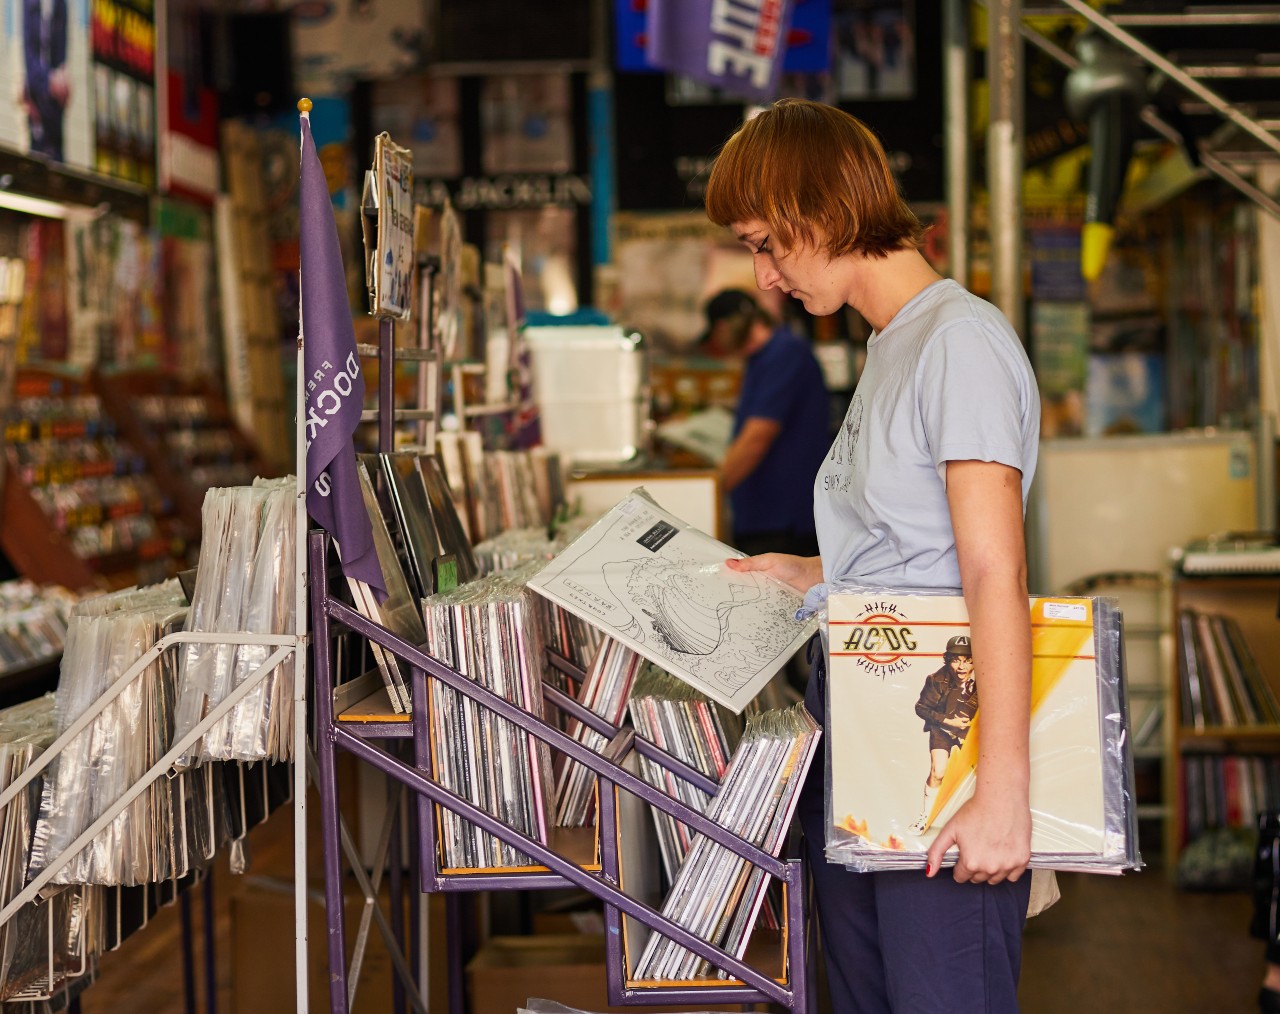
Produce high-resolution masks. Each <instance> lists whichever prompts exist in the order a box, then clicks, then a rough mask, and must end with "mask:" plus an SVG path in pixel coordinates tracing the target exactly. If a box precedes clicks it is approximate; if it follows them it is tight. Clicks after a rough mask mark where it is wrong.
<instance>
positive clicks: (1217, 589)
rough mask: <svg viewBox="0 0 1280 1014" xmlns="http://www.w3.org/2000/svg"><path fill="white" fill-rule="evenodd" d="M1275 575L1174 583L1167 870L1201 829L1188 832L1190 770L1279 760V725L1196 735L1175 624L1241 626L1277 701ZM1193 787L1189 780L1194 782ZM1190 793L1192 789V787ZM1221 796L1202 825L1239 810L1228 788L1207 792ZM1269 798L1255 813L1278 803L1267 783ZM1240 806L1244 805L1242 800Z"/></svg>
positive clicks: (1279, 626) (1277, 792)
mask: <svg viewBox="0 0 1280 1014" xmlns="http://www.w3.org/2000/svg"><path fill="white" fill-rule="evenodd" d="M1278 607H1280V574H1268V575H1238V576H1237V575H1222V576H1213V577H1187V576H1180V577H1178V578H1177V579H1176V580H1175V581H1174V583H1173V624H1174V631H1175V634H1174V637H1175V653H1176V656H1177V659H1178V660H1179V661H1178V662H1177V663H1176V664H1175V666H1174V667H1173V682H1172V684H1171V685H1170V686H1169V688H1168V691H1169V693H1168V704H1167V710H1168V713H1169V714H1170V715H1172V716H1173V718H1174V720H1173V721H1172V722H1171V723H1170V730H1169V761H1168V763H1167V764H1166V771H1165V780H1166V798H1167V799H1168V800H1169V807H1168V813H1167V816H1166V826H1165V851H1166V860H1167V866H1166V868H1168V869H1174V868H1175V867H1176V863H1177V858H1178V856H1179V854H1180V853H1181V850H1182V849H1183V848H1184V847H1186V845H1187V844H1189V841H1190V840H1191V838H1193V837H1194V834H1195V833H1196V832H1197V831H1198V830H1200V828H1198V827H1193V826H1190V824H1191V822H1190V821H1189V809H1190V804H1189V800H1188V777H1187V775H1188V764H1189V763H1198V762H1200V761H1202V760H1206V759H1222V760H1227V759H1231V758H1236V757H1254V756H1256V757H1261V758H1264V759H1268V760H1269V759H1276V760H1278V761H1280V725H1271V724H1268V725H1256V724H1254V725H1230V726H1228V725H1208V726H1206V727H1204V728H1202V729H1196V728H1194V725H1193V722H1192V719H1191V716H1189V715H1187V714H1185V713H1184V709H1183V706H1182V694H1181V681H1182V680H1184V679H1185V678H1186V675H1185V666H1184V663H1183V662H1182V661H1181V660H1182V658H1183V655H1182V652H1183V650H1184V649H1185V648H1186V643H1185V640H1184V638H1183V635H1182V633H1181V632H1180V630H1179V625H1178V617H1179V615H1180V613H1181V612H1182V611H1183V610H1186V609H1193V610H1196V611H1198V612H1204V613H1211V614H1221V615H1224V616H1227V617H1230V618H1231V619H1233V620H1234V621H1235V623H1236V624H1237V625H1238V627H1239V630H1240V633H1241V635H1242V637H1243V639H1244V641H1245V643H1246V644H1247V645H1248V647H1249V649H1250V651H1251V654H1252V656H1253V658H1254V660H1255V661H1256V663H1257V667H1258V670H1259V671H1260V673H1261V675H1262V677H1263V679H1265V681H1266V683H1267V685H1268V686H1270V687H1271V688H1272V690H1273V692H1275V693H1276V694H1277V695H1280V618H1278V616H1277V609H1278ZM1193 782H1194V779H1193ZM1192 788H1193V789H1194V785H1193V786H1192ZM1210 791H1211V792H1212V793H1213V794H1214V795H1217V796H1218V797H1219V800H1218V801H1219V814H1217V815H1213V814H1206V815H1205V819H1204V823H1205V825H1206V826H1216V825H1217V824H1219V823H1221V820H1220V816H1221V814H1222V813H1225V812H1231V813H1233V814H1235V813H1236V811H1238V810H1240V800H1239V799H1237V800H1236V802H1235V803H1231V804H1230V807H1229V810H1228V805H1229V801H1228V800H1227V799H1225V798H1222V794H1225V793H1227V792H1229V791H1236V792H1239V788H1238V786H1237V787H1235V788H1234V789H1228V786H1227V785H1226V784H1225V780H1224V784H1222V785H1219V786H1213V787H1211V789H1210ZM1265 794H1266V798H1263V799H1256V805H1257V806H1263V805H1267V806H1274V805H1277V804H1280V782H1278V781H1277V780H1276V779H1273V778H1271V777H1268V778H1267V779H1266V793H1265ZM1243 798H1244V799H1247V798H1249V797H1248V796H1247V795H1246V796H1244V797H1243ZM1238 818H1239V821H1240V822H1241V823H1242V824H1243V825H1244V826H1252V824H1253V818H1254V815H1253V814H1252V813H1243V812H1239V814H1238Z"/></svg>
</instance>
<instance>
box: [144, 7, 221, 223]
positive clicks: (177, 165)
mask: <svg viewBox="0 0 1280 1014" xmlns="http://www.w3.org/2000/svg"><path fill="white" fill-rule="evenodd" d="M168 2H169V6H168V12H167V13H168V16H167V24H166V30H165V39H164V43H165V49H164V54H163V56H162V59H161V63H162V65H163V67H164V70H163V71H162V72H161V76H160V77H158V78H157V79H156V94H157V97H158V99H159V106H158V109H157V116H158V122H159V160H158V161H159V166H158V169H159V174H160V189H161V190H163V191H164V192H165V193H167V194H173V195H175V196H180V197H188V198H192V199H195V200H198V201H200V202H202V203H204V204H212V203H213V201H214V199H215V198H216V197H217V195H218V187H219V183H220V179H221V166H220V163H219V159H218V95H217V93H216V92H215V91H214V90H213V88H211V87H209V85H208V84H207V83H206V82H207V81H208V79H209V76H210V75H209V68H208V67H207V66H206V65H205V56H206V54H205V49H206V47H205V46H204V45H203V44H202V41H203V40H202V38H201V27H202V24H204V23H205V22H204V20H203V19H202V17H201V13H200V10H199V8H198V7H197V6H196V4H195V2H194V0H168Z"/></svg>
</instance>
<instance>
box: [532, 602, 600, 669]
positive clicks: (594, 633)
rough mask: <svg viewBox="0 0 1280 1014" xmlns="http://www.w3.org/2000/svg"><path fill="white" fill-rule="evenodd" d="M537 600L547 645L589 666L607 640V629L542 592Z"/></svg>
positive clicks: (582, 666)
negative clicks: (545, 597)
mask: <svg viewBox="0 0 1280 1014" xmlns="http://www.w3.org/2000/svg"><path fill="white" fill-rule="evenodd" d="M535 601H536V602H537V603H538V610H539V612H540V614H541V616H542V629H543V632H544V637H545V639H546V643H547V647H548V648H550V649H551V650H552V651H554V652H556V653H557V654H558V655H560V656H561V657H563V658H566V659H568V660H569V661H570V662H572V663H573V664H574V665H576V666H577V667H578V668H579V669H586V668H587V666H589V665H590V664H591V660H592V659H593V658H595V657H596V651H598V650H599V648H600V645H601V643H602V642H603V641H604V638H605V635H604V632H603V631H602V630H601V629H600V628H599V627H596V626H592V625H591V624H590V623H588V622H587V621H586V620H584V619H582V618H581V617H580V616H574V615H573V613H571V612H569V611H568V610H567V609H565V608H564V607H562V606H558V605H556V604H555V603H554V602H552V601H551V600H550V599H544V598H543V597H542V596H541V595H539V596H538V597H537V599H536V600H535Z"/></svg>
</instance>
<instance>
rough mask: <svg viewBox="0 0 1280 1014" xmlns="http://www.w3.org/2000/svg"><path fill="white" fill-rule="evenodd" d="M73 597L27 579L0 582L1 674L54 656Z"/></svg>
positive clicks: (60, 590) (59, 643)
mask: <svg viewBox="0 0 1280 1014" xmlns="http://www.w3.org/2000/svg"><path fill="white" fill-rule="evenodd" d="M75 598H76V597H75V596H74V595H72V594H71V593H70V592H68V591H66V590H64V589H62V588H49V589H44V590H42V589H40V588H37V587H36V586H35V585H34V584H32V583H31V582H30V581H21V580H19V581H5V582H3V583H0V674H3V673H6V672H11V671H13V670H16V669H21V668H23V667H25V666H28V665H32V664H34V663H37V662H41V661H44V660H46V659H54V658H57V656H58V655H59V654H60V653H61V651H62V642H63V639H64V638H65V637H66V636H67V613H68V612H70V610H71V606H72V604H73V603H74V602H75Z"/></svg>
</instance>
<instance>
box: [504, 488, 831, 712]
mask: <svg viewBox="0 0 1280 1014" xmlns="http://www.w3.org/2000/svg"><path fill="white" fill-rule="evenodd" d="M742 556H743V554H742V553H740V552H738V551H737V550H736V549H731V548H730V547H729V546H726V545H725V544H724V543H722V542H717V541H716V540H715V539H713V538H712V537H711V536H710V535H707V534H705V533H703V532H700V531H698V529H696V528H693V527H691V526H689V525H688V524H686V523H685V522H683V521H681V520H680V519H679V518H677V517H676V516H675V515H673V514H669V513H667V512H666V511H664V510H663V509H662V508H661V507H659V506H658V505H657V504H656V503H655V502H654V501H653V500H652V499H651V498H650V497H649V495H648V494H647V493H645V492H644V490H642V489H638V490H635V491H633V492H632V493H630V494H628V495H627V496H626V497H625V498H624V499H623V500H622V501H621V502H620V503H618V504H617V505H616V506H615V507H614V508H613V509H612V510H610V511H609V512H608V513H607V514H606V515H605V516H604V517H603V518H601V519H600V520H599V521H597V522H596V523H595V524H594V525H592V526H591V527H590V528H588V529H587V530H586V531H585V532H583V533H582V535H580V536H578V538H577V539H575V540H574V541H573V542H572V543H570V544H569V546H568V547H567V548H566V549H565V550H564V551H563V552H561V553H560V554H559V555H558V556H557V557H556V558H555V559H554V560H552V561H551V562H550V563H549V564H547V566H546V568H545V569H543V570H542V572H541V573H539V574H538V575H537V576H536V577H535V578H533V579H532V580H531V581H530V582H529V587H530V588H533V589H534V590H535V591H537V592H539V593H541V594H542V595H545V596H546V597H547V598H549V599H551V600H552V601H553V602H556V603H559V604H560V605H561V606H563V607H564V608H565V609H567V610H569V612H571V613H574V614H575V615H577V616H581V617H582V618H583V619H585V620H587V621H588V622H589V623H592V624H594V625H595V626H597V627H599V628H600V629H601V630H603V631H604V632H605V633H606V634H608V635H609V636H610V637H612V638H615V639H616V640H619V641H621V642H622V643H623V644H625V645H627V646H628V647H630V648H631V649H632V650H633V651H636V652H638V653H639V654H641V655H643V656H644V657H645V658H647V659H649V661H651V662H653V663H655V664H657V665H659V666H661V667H662V668H663V669H666V670H667V671H668V672H670V673H671V674H672V675H674V676H678V677H679V678H680V679H682V680H684V681H685V682H686V683H689V684H690V685H691V686H694V687H696V688H697V689H698V690H701V691H702V692H703V693H705V694H706V695H707V696H708V697H710V698H711V699H712V700H715V701H719V702H720V703H721V704H723V705H724V706H725V707H727V708H730V709H731V710H732V711H733V712H734V713H735V714H741V713H742V709H743V708H745V707H746V706H747V704H748V703H749V702H750V701H751V699H752V698H753V697H754V696H755V695H756V694H757V693H759V692H760V689H761V688H762V687H763V686H764V685H765V684H766V683H768V682H769V679H770V678H771V677H772V676H773V675H774V673H776V672H777V671H778V670H779V669H781V668H782V666H783V665H785V664H786V662H787V660H788V659H789V658H791V656H792V655H794V654H795V653H796V651H798V650H799V648H800V646H801V645H802V644H804V642H805V641H806V640H808V638H809V637H810V636H811V635H812V634H813V631H814V628H815V625H816V624H815V621H812V620H810V621H808V622H802V621H798V620H796V618H795V617H796V611H797V610H798V609H799V608H800V604H801V597H800V595H799V594H798V593H797V592H795V591H794V590H792V589H791V588H788V587H787V586H786V585H784V584H783V583H782V582H781V581H778V580H776V579H773V578H769V577H766V576H764V575H763V574H739V573H736V572H734V571H731V570H729V569H728V568H727V567H726V566H725V561H726V560H728V559H729V558H730V557H735V558H741V557H742Z"/></svg>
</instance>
